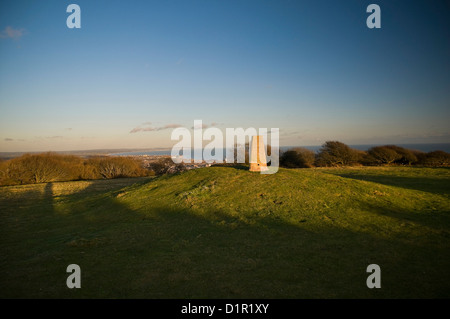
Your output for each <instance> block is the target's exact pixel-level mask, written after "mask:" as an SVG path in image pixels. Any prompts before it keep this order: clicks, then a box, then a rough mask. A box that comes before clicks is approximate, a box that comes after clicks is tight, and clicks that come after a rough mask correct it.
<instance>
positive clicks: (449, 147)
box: [110, 143, 450, 158]
mask: <svg viewBox="0 0 450 319" xmlns="http://www.w3.org/2000/svg"><path fill="white" fill-rule="evenodd" d="M379 145H381V144H359V145H349V146H350V147H351V148H354V149H357V150H360V151H367V150H368V149H369V148H371V147H374V146H379ZM382 145H386V144H382ZM395 145H398V146H401V147H404V148H407V149H410V150H417V151H422V152H432V151H438V150H439V151H444V152H447V153H450V143H435V144H395ZM295 147H304V148H306V149H309V150H311V151H314V152H318V151H319V150H320V148H321V147H322V146H321V145H313V146H280V151H281V152H284V151H287V150H289V149H291V148H295ZM223 154H224V155H225V154H226V150H225V149H224V150H223ZM110 155H113V156H139V155H171V149H170V148H167V149H164V150H161V149H160V150H157V151H151V150H149V151H141V152H122V153H114V154H110ZM184 157H185V158H189V157H188V156H186V155H185V156H184Z"/></svg>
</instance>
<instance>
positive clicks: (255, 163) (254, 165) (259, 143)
mask: <svg viewBox="0 0 450 319" xmlns="http://www.w3.org/2000/svg"><path fill="white" fill-rule="evenodd" d="M268 170H269V169H268V168H267V160H266V150H265V148H264V140H263V137H262V136H261V135H256V136H253V139H252V150H251V152H250V172H264V171H268Z"/></svg>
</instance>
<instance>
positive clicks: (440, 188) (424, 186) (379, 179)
mask: <svg viewBox="0 0 450 319" xmlns="http://www.w3.org/2000/svg"><path fill="white" fill-rule="evenodd" d="M334 175H337V176H340V177H344V178H351V179H356V180H360V181H368V182H374V183H379V184H383V185H389V186H396V187H401V188H407V189H413V190H419V191H423V192H428V193H433V194H440V195H442V194H444V195H450V181H449V180H448V179H444V178H443V179H437V178H435V177H433V178H431V177H404V176H393V175H368V174H364V175H363V174H361V175H359V174H354V173H350V174H346V173H336V174H334Z"/></svg>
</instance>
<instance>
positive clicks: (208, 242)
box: [0, 167, 450, 298]
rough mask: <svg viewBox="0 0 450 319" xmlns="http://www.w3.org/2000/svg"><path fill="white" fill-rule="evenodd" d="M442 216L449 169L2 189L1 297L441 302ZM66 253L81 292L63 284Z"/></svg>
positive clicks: (206, 172)
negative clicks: (377, 282)
mask: <svg viewBox="0 0 450 319" xmlns="http://www.w3.org/2000/svg"><path fill="white" fill-rule="evenodd" d="M449 214H450V170H449V169H427V168H399V167H394V168H345V169H299V170H285V169H281V170H280V171H279V172H278V173H277V174H274V175H260V174H258V173H251V172H248V171H247V170H245V169H237V168H229V167H212V168H204V169H197V170H191V171H188V172H185V173H183V174H179V175H172V176H163V177H160V178H154V179H151V178H138V179H117V180H102V181H79V182H64V183H49V184H38V185H26V186H11V187H2V188H0V218H1V220H2V223H1V229H0V230H1V232H0V254H1V256H2V258H1V261H0V274H1V275H0V287H2V289H1V292H0V297H2V298H6V297H32V298H34V297H38V298H49V297H50V298H79V297H83V298H91V297H95V298H433V297H446V298H448V297H450V273H449V272H448V269H450V241H449V239H450V215H449ZM72 263H75V264H78V265H80V267H81V277H82V281H81V285H82V288H81V289H68V288H67V287H66V278H67V276H68V275H69V274H67V273H66V267H67V266H68V265H69V264H72ZM369 264H378V265H379V266H380V267H381V274H382V277H381V286H382V288H381V289H368V288H367V286H366V279H367V276H368V275H369V274H368V273H366V268H367V266H368V265H369Z"/></svg>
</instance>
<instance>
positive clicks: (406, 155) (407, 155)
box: [384, 145, 417, 165]
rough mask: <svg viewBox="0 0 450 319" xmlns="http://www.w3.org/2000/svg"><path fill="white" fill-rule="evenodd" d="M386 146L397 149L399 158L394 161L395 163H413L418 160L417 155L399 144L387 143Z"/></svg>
mask: <svg viewBox="0 0 450 319" xmlns="http://www.w3.org/2000/svg"><path fill="white" fill-rule="evenodd" d="M384 147H386V148H388V149H391V150H393V151H395V152H396V153H397V154H398V156H399V158H398V159H396V160H395V161H394V163H397V164H402V165H411V164H412V163H414V162H417V156H416V155H414V153H413V152H412V151H411V150H408V149H406V148H403V147H400V146H397V145H385V146H384Z"/></svg>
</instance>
